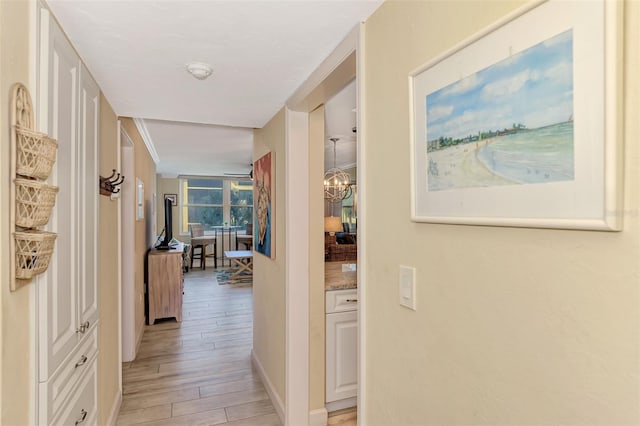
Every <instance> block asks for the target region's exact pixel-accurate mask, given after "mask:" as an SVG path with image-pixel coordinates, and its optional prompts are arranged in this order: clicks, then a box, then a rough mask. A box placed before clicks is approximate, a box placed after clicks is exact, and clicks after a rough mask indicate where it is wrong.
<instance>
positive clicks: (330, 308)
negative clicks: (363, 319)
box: [325, 288, 358, 314]
mask: <svg viewBox="0 0 640 426" xmlns="http://www.w3.org/2000/svg"><path fill="white" fill-rule="evenodd" d="M325 298H326V304H325V313H327V314H330V313H334V312H348V311H355V310H357V309H358V289H355V288H354V289H349V290H332V291H327V292H326V293H325Z"/></svg>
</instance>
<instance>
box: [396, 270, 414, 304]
mask: <svg viewBox="0 0 640 426" xmlns="http://www.w3.org/2000/svg"><path fill="white" fill-rule="evenodd" d="M399 287H400V304H401V305H402V306H405V307H407V308H409V309H413V310H414V311H415V310H416V268H412V267H411V266H403V265H400V286H399Z"/></svg>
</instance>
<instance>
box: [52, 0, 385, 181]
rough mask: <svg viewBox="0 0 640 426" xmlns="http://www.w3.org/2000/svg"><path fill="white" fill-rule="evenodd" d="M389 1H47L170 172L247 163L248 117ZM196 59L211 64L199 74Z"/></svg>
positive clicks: (275, 100) (263, 115) (225, 169)
mask: <svg viewBox="0 0 640 426" xmlns="http://www.w3.org/2000/svg"><path fill="white" fill-rule="evenodd" d="M381 3H382V0H367V1H350V0H344V1H332V0H322V1H313V0H289V1H279V0H272V1H268V0H261V1H238V0H234V1H216V0H204V1H190V0H165V1H115V0H108V1H104V0H49V1H48V4H49V6H50V7H51V10H52V12H53V13H54V15H55V16H56V18H57V19H58V21H59V22H60V23H61V25H62V27H63V29H64V30H65V32H66V33H67V35H68V36H69V38H70V39H71V41H72V43H73V45H74V46H75V47H76V49H77V50H78V52H79V54H80V56H81V57H82V58H83V60H84V62H85V63H86V65H87V67H88V68H89V70H90V71H91V73H92V74H93V76H94V78H95V79H96V81H97V82H98V84H99V85H100V87H101V88H102V91H103V93H104V94H105V96H106V98H107V99H108V100H109V102H110V104H111V106H112V107H113V109H114V111H115V112H116V114H117V115H119V116H128V117H134V118H139V119H142V121H141V123H144V126H145V127H146V128H147V131H148V132H147V134H148V136H149V137H150V139H151V142H152V143H153V145H154V147H155V149H156V151H157V153H158V157H159V159H160V160H159V163H158V164H157V171H158V173H160V174H166V175H172V174H175V175H177V174H208V175H221V174H223V173H245V172H246V171H247V166H248V164H249V163H250V162H251V138H252V137H251V129H253V128H260V127H262V126H264V124H266V123H267V122H268V120H269V119H270V118H271V117H272V116H273V115H275V113H276V112H277V111H278V110H279V109H280V108H282V106H283V105H284V104H285V101H286V100H287V98H288V97H289V96H291V94H292V93H293V92H294V91H295V90H296V89H297V88H298V87H299V86H300V85H301V84H302V83H303V82H304V81H305V80H306V78H307V77H308V76H309V75H310V74H311V72H312V71H313V70H315V68H316V67H317V66H318V65H319V64H320V63H321V62H322V60H324V59H325V58H326V57H327V56H328V55H329V53H330V52H331V51H332V50H333V49H334V48H335V47H336V46H337V45H338V44H339V43H340V41H342V40H343V39H344V37H345V36H346V35H347V34H348V33H349V32H350V31H351V30H352V29H353V28H354V27H355V26H356V25H357V24H358V23H359V22H361V21H364V20H366V19H367V18H368V17H369V16H370V14H371V13H373V11H374V10H375V9H376V8H377V7H378V6H379V5H380V4H381ZM191 61H199V62H206V63H209V64H210V65H211V66H212V67H213V75H212V76H211V77H209V78H208V79H206V80H197V79H195V78H193V77H192V76H191V75H189V74H188V73H187V72H186V70H185V65H186V64H187V63H188V62H191ZM350 114H352V115H354V114H353V113H351V112H350ZM354 117H355V115H354ZM346 133H347V134H349V133H348V132H346Z"/></svg>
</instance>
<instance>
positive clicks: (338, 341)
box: [326, 311, 358, 402]
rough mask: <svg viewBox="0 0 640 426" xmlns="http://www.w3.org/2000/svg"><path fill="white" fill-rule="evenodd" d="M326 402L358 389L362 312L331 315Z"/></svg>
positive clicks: (355, 393) (353, 392) (347, 396)
mask: <svg viewBox="0 0 640 426" xmlns="http://www.w3.org/2000/svg"><path fill="white" fill-rule="evenodd" d="M326 326H327V336H326V337H327V347H326V365H327V369H326V375H327V381H326V385H327V391H326V402H333V401H337V400H340V399H345V398H351V397H354V396H356V395H357V392H358V311H351V312H341V313H335V314H327V324H326Z"/></svg>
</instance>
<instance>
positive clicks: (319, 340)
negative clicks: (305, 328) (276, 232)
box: [309, 106, 326, 411]
mask: <svg viewBox="0 0 640 426" xmlns="http://www.w3.org/2000/svg"><path fill="white" fill-rule="evenodd" d="M324 135H325V133H324V106H321V107H319V108H318V109H316V110H314V111H312V112H311V113H309V411H313V410H317V409H321V408H324V404H325V339H326V338H325V310H324V304H325V302H324V288H325V287H324V232H323V230H324V207H323V205H324V189H323V187H322V182H323V176H324V170H323V165H324V162H323V161H315V160H317V159H322V158H323V156H324Z"/></svg>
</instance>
